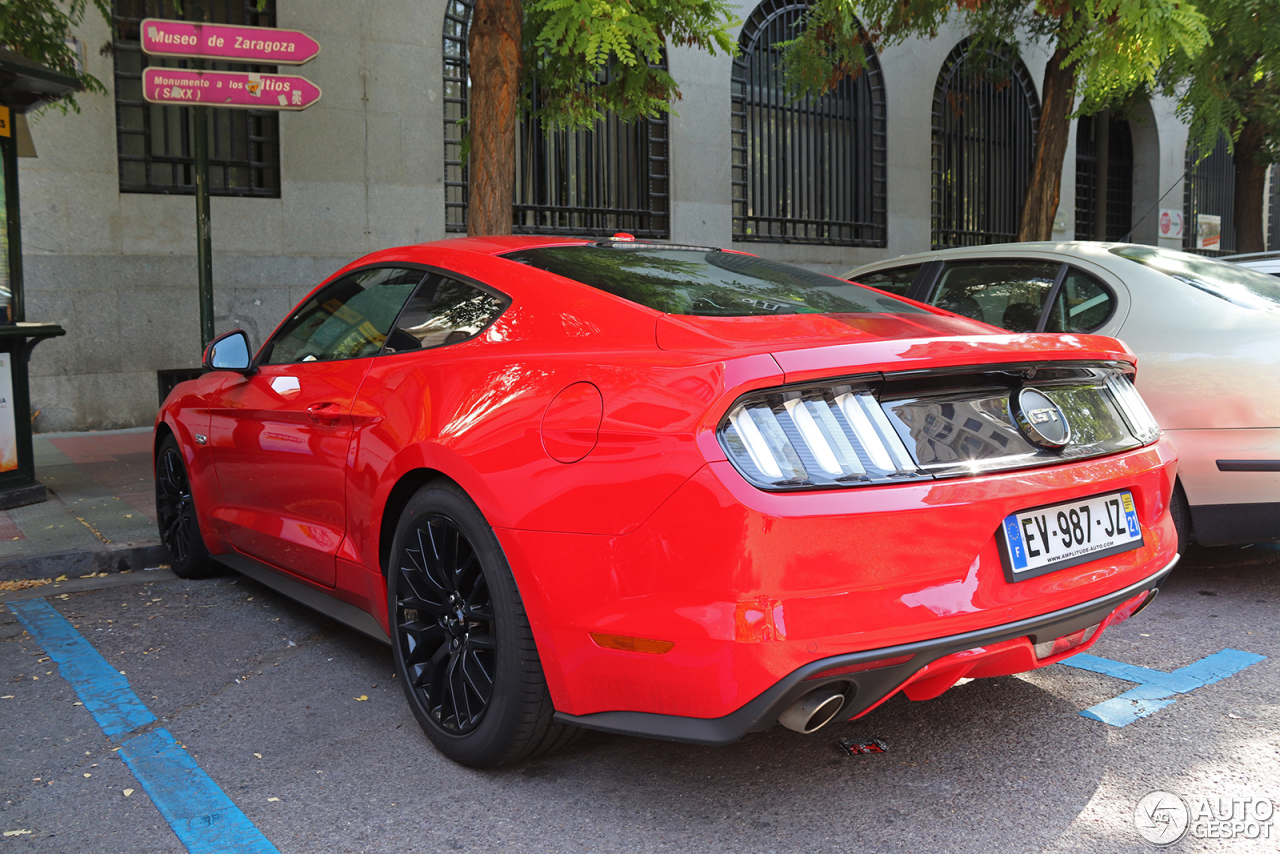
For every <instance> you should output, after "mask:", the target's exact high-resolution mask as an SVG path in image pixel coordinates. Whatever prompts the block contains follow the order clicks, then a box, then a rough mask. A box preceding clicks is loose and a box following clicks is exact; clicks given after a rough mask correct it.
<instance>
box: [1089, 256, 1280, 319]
mask: <svg viewBox="0 0 1280 854" xmlns="http://www.w3.org/2000/svg"><path fill="white" fill-rule="evenodd" d="M1111 251H1112V252H1113V253H1115V254H1116V255H1119V256H1120V257H1121V258H1128V259H1129V260H1130V261H1137V262H1138V263H1139V264H1145V265H1146V266H1148V267H1150V268H1152V269H1153V270H1159V271H1160V272H1161V273H1164V274H1165V275H1168V276H1172V277H1173V278H1175V279H1177V280H1178V281H1180V282H1183V283H1185V284H1188V285H1191V286H1192V287H1193V288H1199V289H1200V290H1202V291H1205V292H1207V293H1211V294H1213V295H1214V296H1215V297H1218V298H1220V299H1224V300H1226V301H1227V302H1230V303H1235V304H1236V305H1239V306H1243V307H1245V308H1258V309H1263V310H1271V311H1277V310H1280V281H1277V280H1276V279H1275V277H1273V276H1268V275H1265V274H1263V273H1259V272H1256V271H1254V270H1249V269H1247V268H1245V267H1239V266H1237V265H1235V264H1228V263H1227V262H1225V261H1215V260H1213V259H1212V258H1205V257H1203V256H1201V255H1192V254H1191V253H1189V252H1175V251H1174V250H1172V249H1159V248H1157V247H1155V246H1117V247H1116V248H1114V249H1112V250H1111Z"/></svg>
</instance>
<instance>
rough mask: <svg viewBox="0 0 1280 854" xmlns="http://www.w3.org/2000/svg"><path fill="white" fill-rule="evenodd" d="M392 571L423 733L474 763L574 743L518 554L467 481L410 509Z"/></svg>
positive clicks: (394, 645)
mask: <svg viewBox="0 0 1280 854" xmlns="http://www.w3.org/2000/svg"><path fill="white" fill-rule="evenodd" d="M390 560H391V565H390V567H388V577H387V614H388V617H389V620H390V623H391V626H390V628H391V649H392V655H393V656H394V658H395V665H396V676H397V678H399V679H401V680H402V682H403V687H404V692H405V697H406V699H408V701H409V707H410V708H411V709H412V710H413V715H414V717H415V718H417V720H418V724H419V725H420V726H421V727H422V730H423V732H425V733H426V735H427V737H428V738H429V739H431V741H432V743H434V744H435V746H436V747H437V748H438V749H439V750H440V752H441V753H443V754H444V755H445V756H447V757H449V758H450V759H452V760H453V761H454V762H458V763H461V764H463V765H469V766H471V767H473V768H489V767H493V766H495V765H503V764H506V763H509V762H518V761H520V760H522V759H527V758H530V757H532V756H537V755H539V754H542V753H546V752H548V751H550V750H555V749H557V748H559V747H563V746H565V745H567V744H570V743H571V742H573V741H574V740H576V738H577V737H578V735H580V734H581V730H578V729H577V728H575V727H571V726H564V725H561V724H557V723H555V722H554V721H553V720H552V715H553V714H554V713H555V708H554V707H553V705H552V703H551V694H550V692H549V691H548V690H547V683H546V678H545V677H544V676H543V673H542V665H541V663H540V662H539V660H538V648H537V645H536V644H535V643H534V640H533V631H532V629H531V628H530V627H529V618H528V616H527V615H526V614H525V611H524V605H523V604H522V603H521V601H520V591H519V590H518V589H517V587H516V583H515V579H514V578H513V577H512V575H511V568H510V567H509V566H508V565H507V559H506V556H505V555H504V554H503V552H502V547H501V545H499V543H498V538H497V537H496V536H495V535H494V533H493V528H491V527H490V526H489V523H488V522H487V521H486V520H485V518H484V514H482V513H481V512H480V509H479V508H478V507H476V505H475V504H474V503H473V502H472V501H471V499H470V498H469V497H468V496H467V495H466V493H464V492H463V491H462V490H461V489H460V488H458V486H457V485H456V484H454V483H453V482H451V481H446V480H438V481H434V482H432V483H428V484H427V485H425V486H423V487H422V488H421V489H419V490H418V492H417V493H416V494H415V495H414V496H413V497H412V498H411V499H409V503H408V504H407V505H406V506H405V508H404V510H403V512H402V513H401V514H400V522H399V524H398V525H397V527H396V534H395V539H394V540H393V541H392V545H391V554H390Z"/></svg>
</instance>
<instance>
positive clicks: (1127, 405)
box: [1106, 374, 1160, 445]
mask: <svg viewBox="0 0 1280 854" xmlns="http://www.w3.org/2000/svg"><path fill="white" fill-rule="evenodd" d="M1106 382H1107V389H1108V390H1110V392H1111V396H1112V397H1113V398H1114V399H1115V402H1116V405H1118V406H1119V407H1120V412H1121V413H1123V414H1124V418H1125V420H1126V421H1128V422H1129V429H1130V430H1131V431H1132V432H1133V435H1134V436H1135V437H1136V438H1137V439H1138V441H1139V442H1141V443H1142V444H1144V445H1145V444H1147V443H1148V442H1154V441H1155V440H1156V439H1157V438H1158V437H1159V435H1160V425H1159V424H1157V423H1156V418H1155V416H1154V415H1152V414H1151V410H1150V409H1147V404H1146V402H1145V401H1143V399H1142V395H1140V394H1138V390H1137V389H1136V388H1134V387H1133V383H1132V382H1130V381H1129V378H1128V377H1126V376H1124V375H1123V374H1109V375H1108V376H1107V380H1106Z"/></svg>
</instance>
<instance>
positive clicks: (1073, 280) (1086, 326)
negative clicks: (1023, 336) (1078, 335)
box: [1045, 267, 1116, 332]
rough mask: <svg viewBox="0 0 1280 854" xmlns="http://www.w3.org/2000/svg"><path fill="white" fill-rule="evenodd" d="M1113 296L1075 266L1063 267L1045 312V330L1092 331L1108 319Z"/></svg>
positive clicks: (1114, 308)
mask: <svg viewBox="0 0 1280 854" xmlns="http://www.w3.org/2000/svg"><path fill="white" fill-rule="evenodd" d="M1115 310H1116V298H1115V297H1114V296H1113V295H1112V293H1111V291H1109V290H1107V288H1106V287H1104V286H1103V284H1102V283H1101V282H1099V281H1098V280H1097V279H1095V278H1094V277H1093V276H1090V275H1089V274H1088V273H1085V272H1082V271H1080V270H1077V269H1076V268H1075V267H1072V268H1071V269H1069V270H1067V275H1066V278H1064V279H1063V280H1062V288H1061V290H1059V291H1058V296H1057V298H1056V299H1055V300H1054V301H1053V310H1052V311H1050V312H1049V323H1048V325H1046V326H1045V331H1046V332H1092V331H1093V330H1095V329H1097V328H1098V327H1100V326H1102V324H1104V323H1106V322H1107V321H1108V320H1110V319H1111V315H1112V314H1113V313H1114V312H1115Z"/></svg>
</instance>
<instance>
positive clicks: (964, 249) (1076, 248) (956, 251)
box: [845, 240, 1139, 275]
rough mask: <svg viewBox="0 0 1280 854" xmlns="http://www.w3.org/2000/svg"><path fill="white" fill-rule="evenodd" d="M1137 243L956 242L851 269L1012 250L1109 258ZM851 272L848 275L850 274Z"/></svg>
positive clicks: (856, 269) (1050, 241)
mask: <svg viewBox="0 0 1280 854" xmlns="http://www.w3.org/2000/svg"><path fill="white" fill-rule="evenodd" d="M1137 245H1139V244H1135V243H1113V242H1109V241H1102V240H1036V241H1030V242H1027V243H988V244H985V245H983V246H955V247H952V248H950V249H931V250H928V251H926V252H913V253H911V254H909V255H899V256H898V257H896V258H889V259H885V260H883V261H874V262H872V263H869V264H860V265H859V266H857V267H854V268H853V269H852V270H850V271H849V273H852V272H856V271H861V270H865V269H870V268H872V267H884V266H897V265H899V264H911V263H913V262H917V261H919V262H925V261H934V260H937V259H938V258H966V257H978V258H985V257H988V256H991V255H1000V254H1011V253H1012V254H1018V255H1045V254H1061V255H1070V256H1073V257H1077V258H1079V257H1085V258H1091V257H1092V258H1105V257H1107V256H1109V255H1110V254H1111V250H1112V249H1115V248H1117V247H1121V246H1137ZM849 273H846V274H845V275H849Z"/></svg>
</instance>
